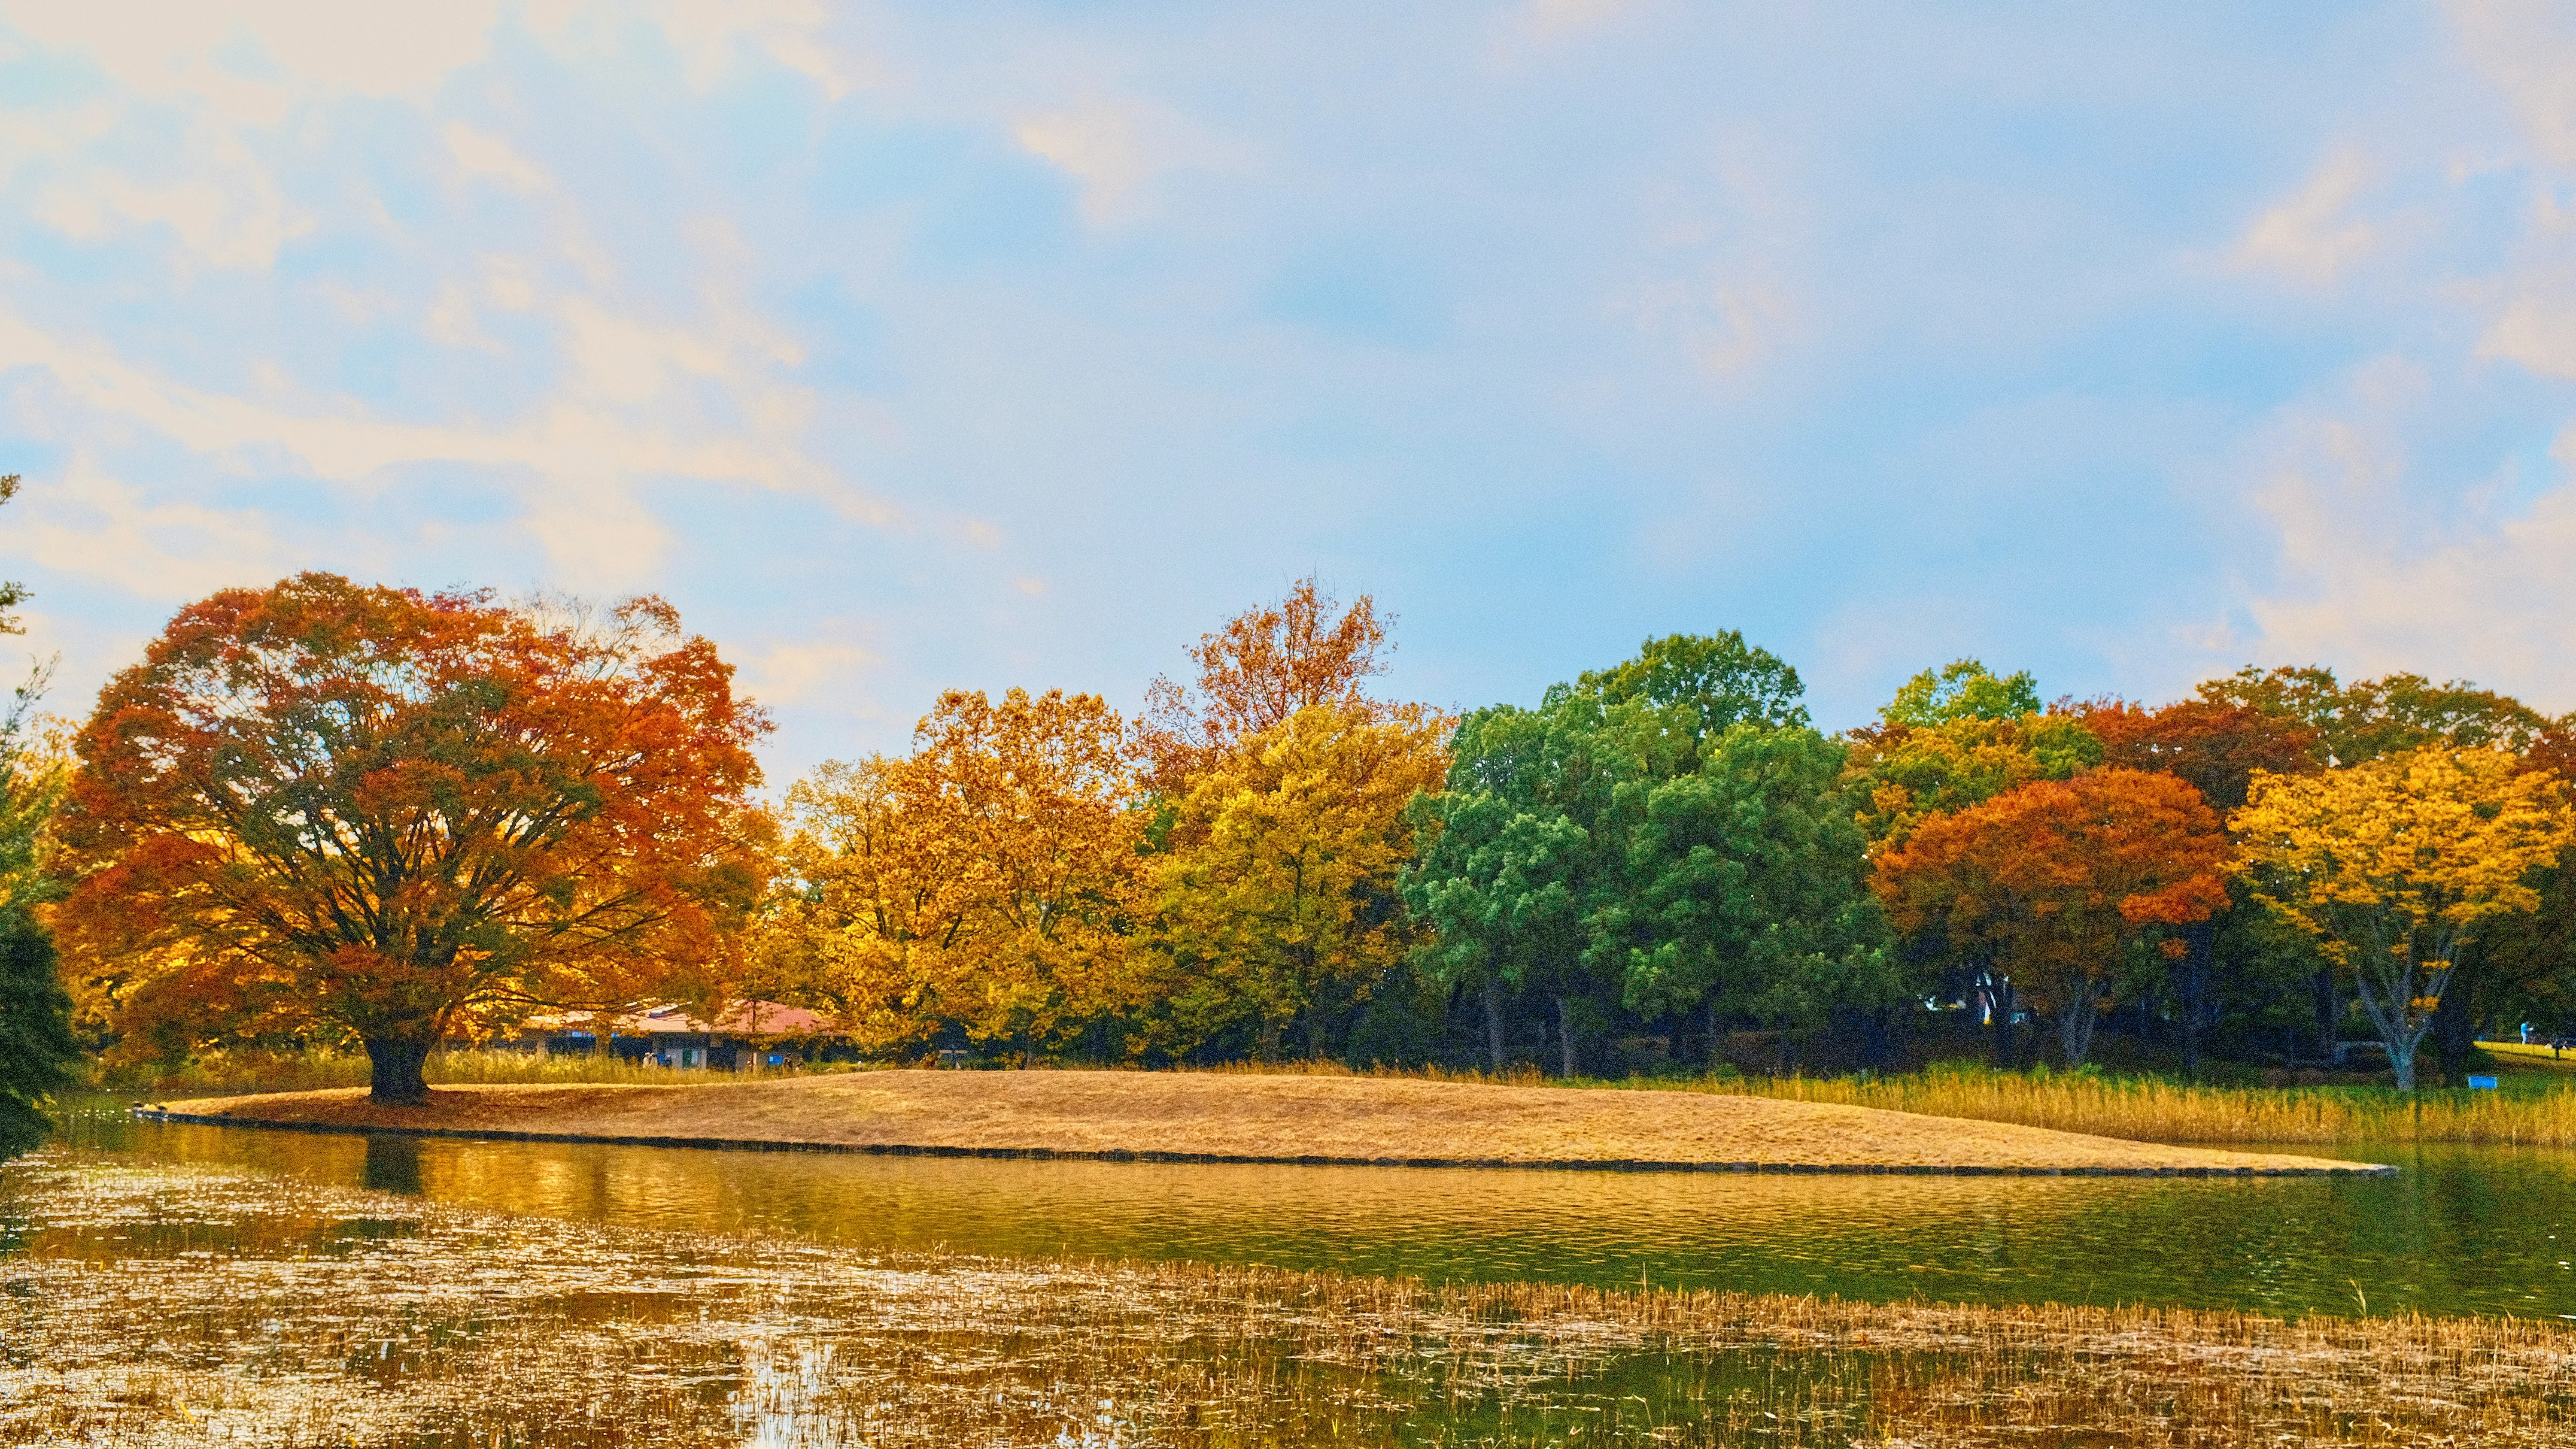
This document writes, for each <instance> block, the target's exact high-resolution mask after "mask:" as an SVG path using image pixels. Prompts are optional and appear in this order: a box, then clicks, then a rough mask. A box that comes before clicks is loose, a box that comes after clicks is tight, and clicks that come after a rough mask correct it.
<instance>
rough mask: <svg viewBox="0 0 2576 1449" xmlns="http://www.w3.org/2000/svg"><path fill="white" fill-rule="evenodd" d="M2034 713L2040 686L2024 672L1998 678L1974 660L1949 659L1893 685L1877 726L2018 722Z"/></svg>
mask: <svg viewBox="0 0 2576 1449" xmlns="http://www.w3.org/2000/svg"><path fill="white" fill-rule="evenodd" d="M2037 713H2039V685H2038V683H2037V682H2036V681H2035V680H2033V679H2032V678H2031V676H2030V671H2029V670H2027V669H2023V670H2016V671H2014V672H2013V673H2011V674H2005V675H1998V674H1996V673H1995V672H1994V671H1993V670H1991V669H1988V668H1987V667H1986V666H1985V665H1984V664H1982V663H1979V662H1978V661H1977V660H1974V659H1954V660H1952V661H1950V662H1949V663H1947V664H1944V665H1942V666H1941V667H1940V668H1939V669H1938V670H1931V669H1926V670H1924V671H1923V672H1922V673H1920V674H1918V675H1915V676H1914V677H1913V678H1911V679H1909V680H1907V681H1905V682H1904V683H1903V684H1901V685H1899V686H1897V689H1896V697H1895V698H1894V699H1891V700H1889V701H1888V702H1887V707H1886V708H1884V709H1882V710H1880V711H1879V712H1878V717H1879V719H1880V721H1881V722H1883V723H1886V724H1892V725H1905V726H1907V727H1909V728H1912V729H1923V728H1925V727H1927V726H1931V725H1941V724H1948V723H1950V722H1952V721H1953V720H1963V719H1987V720H2009V719H2020V718H2021V717H2022V716H2024V715H2032V714H2037Z"/></svg>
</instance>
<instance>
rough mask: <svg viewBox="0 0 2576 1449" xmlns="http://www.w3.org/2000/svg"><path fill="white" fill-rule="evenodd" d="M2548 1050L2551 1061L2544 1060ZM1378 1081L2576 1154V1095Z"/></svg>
mask: <svg viewBox="0 0 2576 1449" xmlns="http://www.w3.org/2000/svg"><path fill="white" fill-rule="evenodd" d="M2544 1050H2545V1049H2544ZM1208 1070H1213V1071H1221V1072H1294V1073H1300V1074H1312V1075H1318V1076H1338V1075H1345V1074H1349V1073H1350V1069H1349V1068H1347V1067H1344V1066H1342V1065H1341V1064H1339V1063H1335V1062H1315V1063H1305V1062H1301V1063H1294V1064H1283V1065H1280V1066H1275V1067H1260V1066H1249V1065H1244V1066H1228V1067H1221V1068H1210V1069H1208ZM1360 1075H1369V1076H1403V1077H1421V1078H1426V1079H1430V1080H1436V1081H1449V1082H1487V1083H1495V1084H1500V1085H1507V1086H1518V1087H1535V1086H1561V1087H1591V1088H1601V1089H1610V1090H1632V1091H1677V1092H1702V1093H1708V1094H1711V1095H1716V1096H1737V1097H1767V1098H1775V1099H1785V1100H1788V1101H1796V1102H1820V1103H1829V1104H1834V1105H1838V1106H1848V1107H1877V1108H1882V1109H1884V1110H1887V1111H1891V1112H1912V1113H1917V1114H1920V1115H1924V1116H1931V1117H1959V1118H1968V1119H1971V1120H1975V1121H1982V1122H2011V1123H2017V1124H2019V1125H2022V1126H2026V1127H2046V1128H2051V1129H2054V1130H2056V1131H2060V1132H2081V1133H2086V1134H2089V1135H2091V1136H2096V1137H2119V1138H2127V1139H2129V1140H2132V1141H2139V1142H2171V1143H2204V1144H2209V1145H2244V1144H2279V1145H2284V1146H2286V1145H2291V1144H2297V1143H2336V1142H2358V1143H2373V1144H2382V1143H2396V1142H2473V1143H2486V1144H2492V1145H2505V1146H2521V1147H2576V1083H2570V1084H2566V1085H2561V1084H2559V1083H2556V1082H2551V1083H2549V1084H2547V1085H2546V1086H2544V1087H2541V1088H2539V1089H2537V1090H2532V1089H2518V1090H2515V1091H2510V1092H2499V1091H2479V1092H2460V1091H2446V1090H2442V1089H2438V1088H2427V1089H2423V1090H2419V1091H2415V1092H2412V1093H2407V1092H2399V1091H2396V1090H2394V1089H2392V1088H2387V1087H2375V1086H2316V1087H2225V1086H2204V1085H2199V1084H2194V1083H2189V1082H2179V1081H2175V1080H2172V1079H2170V1078H2164V1077H2146V1076H2138V1077H2128V1076H2116V1075H2110V1074H2097V1073H2093V1072H2077V1073H2071V1074H2052V1073H2048V1072H2045V1071H2042V1072H2032V1073H2021V1072H1997V1071H1990V1070H1988V1069H1986V1068H1983V1067H1979V1066H1974V1065H1968V1064H1961V1063H1945V1064H1941V1065H1936V1066H1933V1067H1931V1068H1930V1069H1928V1070H1926V1071H1923V1072H1919V1073H1912V1074H1908V1075H1903V1076H1887V1077H1873V1076H1867V1075H1862V1076H1851V1077H1798V1076H1789V1077H1632V1078H1628V1079H1625V1080H1600V1079H1575V1080H1568V1079H1563V1078H1550V1077H1546V1076H1543V1075H1541V1074H1540V1073H1539V1072H1538V1071H1537V1070H1535V1069H1532V1068H1524V1069H1521V1070H1516V1071H1510V1072H1503V1073H1486V1072H1478V1071H1457V1070H1448V1069H1442V1068H1436V1067H1435V1068H1429V1069H1390V1068H1378V1069H1373V1070H1370V1071H1365V1072H1362V1073H1360Z"/></svg>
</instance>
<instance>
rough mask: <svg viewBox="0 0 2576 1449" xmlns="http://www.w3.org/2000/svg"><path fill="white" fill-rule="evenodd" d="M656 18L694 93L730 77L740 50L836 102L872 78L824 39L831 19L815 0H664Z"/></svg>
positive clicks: (854, 58)
mask: <svg viewBox="0 0 2576 1449" xmlns="http://www.w3.org/2000/svg"><path fill="white" fill-rule="evenodd" d="M655 13H656V14H657V15H658V17H659V19H660V21H661V25H662V29H663V32H664V33H665V34H667V35H669V36H670V38H671V42H672V44H673V45H674V46H676V47H677V48H678V49H679V51H680V54H681V56H682V57H683V62H682V63H683V65H684V67H685V74H686V76H687V79H688V82H689V84H690V85H691V86H692V87H694V88H696V89H698V90H706V89H708V88H709V87H711V86H713V85H714V84H716V82H717V81H718V80H720V79H722V78H723V77H724V76H726V75H728V74H730V73H731V72H732V71H733V70H734V68H735V66H734V63H735V60H736V57H737V53H738V52H739V51H750V52H752V53H754V54H758V55H762V56H766V57H767V58H768V59H770V60H771V61H773V62H775V63H776V64H778V65H780V66H782V67H784V68H786V69H788V70H792V71H795V72H798V73H799V74H802V75H807V76H811V77H813V79H814V80H815V81H816V82H817V83H818V84H820V85H821V86H822V88H823V93H824V95H826V96H827V97H830V98H832V99H835V100H837V99H839V98H840V97H841V96H843V95H845V94H847V93H848V92H850V91H851V90H854V89H856V88H857V87H859V86H861V85H863V84H865V83H867V82H868V81H869V80H870V79H872V68H871V66H870V65H869V64H867V63H866V62H865V61H863V60H862V59H861V58H860V57H857V56H854V55H852V54H850V53H849V52H848V51H846V50H844V49H842V48H841V47H839V46H836V45H834V44H832V42H831V41H830V40H829V39H828V38H827V35H826V32H827V31H828V30H829V28H830V25H831V21H832V19H833V15H832V12H831V10H830V9H828V8H827V7H825V6H823V5H821V4H818V3H816V0H664V3H663V4H661V5H659V6H657V7H655Z"/></svg>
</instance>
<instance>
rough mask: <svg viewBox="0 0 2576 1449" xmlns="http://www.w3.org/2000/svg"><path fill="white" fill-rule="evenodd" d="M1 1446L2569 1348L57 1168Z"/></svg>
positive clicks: (2276, 1387)
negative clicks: (546, 1210)
mask: <svg viewBox="0 0 2576 1449" xmlns="http://www.w3.org/2000/svg"><path fill="white" fill-rule="evenodd" d="M0 1197H5V1199H6V1205H7V1208H8V1214H9V1216H11V1217H14V1218H17V1219H19V1220H21V1221H22V1222H24V1223H25V1224H27V1226H25V1227H23V1228H21V1229H20V1233H21V1236H22V1238H23V1240H24V1246H25V1248H26V1250H27V1251H26V1252H24V1253H23V1254H22V1255H19V1256H16V1257H12V1258H9V1259H6V1260H0V1342H5V1343H6V1345H7V1346H8V1350H9V1351H8V1352H7V1353H6V1354H0V1442H8V1443H29V1444H36V1443H63V1444H69V1443H112V1444H120V1445H136V1446H158V1445H180V1444H187V1445H197V1444H205V1443H215V1442H220V1443H228V1444H242V1445H258V1446H307V1445H311V1446H320V1445H326V1444H327V1445H335V1446H337V1445H346V1446H377V1445H388V1446H390V1445H441V1446H458V1449H462V1446H465V1445H478V1446H479V1445H495V1444H507V1445H513V1446H557V1445H560V1446H585V1449H587V1446H604V1445H623V1444H638V1445H641V1444H646V1443H650V1444H655V1445H677V1446H699V1445H716V1444H742V1443H745V1442H756V1443H761V1444H766V1445H780V1446H785V1445H800V1446H815V1449H821V1446H832V1445H847V1444H872V1445H888V1446H897V1445H954V1444H977V1445H1002V1446H1009V1445H1024V1444H1025V1445H1059V1444H1068V1443H1070V1444H1111V1443H1116V1444H1139V1445H1143V1444H1152V1445H1168V1446H1174V1449H1202V1446H1204V1449H1216V1446H1253V1445H1283V1446H1284V1445H1307V1444H1353V1445H1381V1444H1407V1445H1450V1444H1471V1443H1473V1444H1533V1445H1535V1444H1595V1443H1602V1444H1606V1443H1655V1444H1676V1445H1700V1444H1708V1445H1715V1444H1730V1445H1732V1444H1764V1445H1783V1446H1787V1445H1850V1444H1866V1445H1872V1446H1882V1449H1897V1446H1911V1445H1933V1444H1939V1445H1945V1446H1989V1445H1993V1446H2001V1445H2053V1446H2074V1445H2110V1444H2118V1445H2184V1444H2189V1445H2196V1446H2209V1449H2237V1446H2245V1449H2251V1446H2255V1445H2276V1444H2281V1443H2298V1444H2303V1445H2343V1446H2399V1445H2408V1446H2411V1445H2436V1444H2446V1445H2458V1444H2472V1443H2473V1444H2479V1445H2493V1446H2505V1449H2520V1446H2534V1445H2544V1444H2564V1443H2566V1442H2569V1440H2570V1437H2571V1435H2576V1333H2571V1332H2569V1331H2568V1330H2567V1329H2565V1328H2563V1327H2559V1326H2554V1325H2550V1324H2545V1323H2535V1322H2531V1321H2527V1320H2512V1319H2424V1318H2377V1319H2368V1318H2365V1319H2337V1318H2321V1317H2314V1318H2308V1319H2305V1320H2301V1321H2297V1322H2284V1321H2280V1320H2277V1319H2269V1318H2263V1317H2259V1316H2250V1315H2243V1314H2236V1313H2224V1312H2199V1311H2187V1310H2165V1309H2141V1308H2064V1307H2040V1308H1980V1307H1959V1306H1951V1305H1941V1304H1922V1303H1913V1304H1894V1305H1878V1306H1874V1305H1867V1304H1857V1303H1845V1302H1839V1301H1830V1300H1817V1299H1812V1298H1792V1297H1778V1296H1760V1295H1744V1294H1732V1293H1689V1294H1676V1293H1669V1292H1662V1291H1651V1292H1646V1291H1639V1292H1623V1291H1610V1292H1605V1291H1601V1290H1598V1289H1591V1288H1581V1287H1559V1286H1546V1285H1534V1284H1498V1285H1484V1286H1462V1287H1441V1288H1434V1287H1426V1286H1424V1285H1422V1284H1419V1283H1416V1282H1411V1281H1406V1280H1392V1281H1390V1280H1383V1279H1360V1278H1348V1277H1339V1276H1334V1275H1327V1274H1306V1273H1288V1272H1279V1271H1274V1270H1267V1269H1259V1268H1213V1267H1204V1266H1196V1265H1189V1264H1164V1265H1138V1266H1129V1265H1105V1264H1090V1263H1069V1262H1043V1261H1034V1260H997V1259H983V1258H970V1257H958V1256H951V1255H941V1254H926V1253H912V1254H886V1253H854V1252H850V1251H846V1250H838V1249H833V1248H829V1247H824V1246H819V1245H815V1244H810V1243H802V1242H795V1241H784V1240H777V1239H725V1238H708V1237H691V1236H684V1235H674V1234H658V1233H645V1232H637V1231H632V1230H624V1229H616V1228H605V1227H596V1226H589V1225H582V1224H575V1223H570V1222H564V1221H560V1220H555V1219H550V1218H542V1217H534V1218H532V1217H517V1216H509V1215H500V1214H491V1213H477V1212H470V1211H465V1210H461V1209H456V1208H450V1207H445V1206H440V1205H435V1204H425V1203H423V1202H421V1201H419V1200H416V1199H404V1198H395V1197H388V1196H383V1195H378V1194H368V1193H360V1192H352V1191H345V1190H337V1189H326V1188H317V1187H315V1186H313V1185H311V1184H308V1183H300V1182H293V1181H288V1180H283V1179H263V1178H258V1177H253V1176H250V1175H247V1174H240V1173H229V1172H212V1171H203V1170H187V1169H171V1168H138V1167H131V1166H120V1165H113V1164H111V1163H108V1162H104V1161H99V1160H94V1159H91V1160H84V1159H81V1158H78V1157H75V1156H71V1155H68V1154H64V1153H61V1152H59V1151H56V1152H52V1153H48V1154H44V1155H41V1156H39V1157H38V1158H36V1159H33V1160H32V1161H31V1162H29V1163H26V1164H21V1165H20V1166H17V1167H14V1168H12V1169H9V1170H8V1171H7V1172H6V1173H0Z"/></svg>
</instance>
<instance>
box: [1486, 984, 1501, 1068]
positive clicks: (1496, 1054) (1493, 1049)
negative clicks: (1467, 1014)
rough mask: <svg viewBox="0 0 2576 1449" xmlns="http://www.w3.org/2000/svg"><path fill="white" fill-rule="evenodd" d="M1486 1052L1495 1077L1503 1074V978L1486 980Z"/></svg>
mask: <svg viewBox="0 0 2576 1449" xmlns="http://www.w3.org/2000/svg"><path fill="white" fill-rule="evenodd" d="M1485 1050H1486V1052H1487V1053H1488V1054H1489V1055H1490V1057H1491V1059H1492V1061H1493V1063H1494V1075H1495V1076H1498V1077H1499V1076H1501V1075H1502V1074H1503V983H1502V980H1501V978H1499V977H1494V976H1488V977H1486V978H1485Z"/></svg>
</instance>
